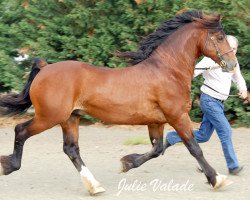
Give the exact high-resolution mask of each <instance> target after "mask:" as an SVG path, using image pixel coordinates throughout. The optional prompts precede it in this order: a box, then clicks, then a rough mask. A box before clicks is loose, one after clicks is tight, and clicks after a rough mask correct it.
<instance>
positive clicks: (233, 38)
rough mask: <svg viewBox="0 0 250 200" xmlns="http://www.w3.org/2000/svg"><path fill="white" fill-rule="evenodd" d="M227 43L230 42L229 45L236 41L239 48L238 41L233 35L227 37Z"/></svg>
mask: <svg viewBox="0 0 250 200" xmlns="http://www.w3.org/2000/svg"><path fill="white" fill-rule="evenodd" d="M227 41H228V42H229V44H230V42H231V41H234V42H235V43H236V44H237V46H238V45H239V41H238V39H237V38H236V37H234V36H232V35H227Z"/></svg>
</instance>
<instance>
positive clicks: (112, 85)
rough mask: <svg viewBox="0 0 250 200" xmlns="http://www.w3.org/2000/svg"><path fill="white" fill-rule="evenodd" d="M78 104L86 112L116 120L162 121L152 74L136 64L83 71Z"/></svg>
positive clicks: (103, 118)
mask: <svg viewBox="0 0 250 200" xmlns="http://www.w3.org/2000/svg"><path fill="white" fill-rule="evenodd" d="M85 73H86V74H85V76H84V77H85V78H84V83H83V84H84V86H83V87H84V90H83V94H82V95H81V96H82V106H83V109H84V111H85V112H86V113H88V114H90V115H92V116H94V117H97V118H99V119H101V120H103V121H106V122H111V123H116V124H149V123H164V122H166V120H165V117H164V114H163V112H162V110H161V109H160V108H159V106H158V103H157V97H156V91H154V90H155V88H154V87H155V83H154V80H153V77H150V76H149V74H148V73H147V72H145V71H142V70H139V68H138V69H137V68H135V67H131V68H126V69H103V68H102V69H98V68H95V69H94V68H93V69H89V70H87V71H86V72H85Z"/></svg>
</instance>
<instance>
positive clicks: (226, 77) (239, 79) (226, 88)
mask: <svg viewBox="0 0 250 200" xmlns="http://www.w3.org/2000/svg"><path fill="white" fill-rule="evenodd" d="M208 67H211V68H212V69H211V70H205V69H204V70H198V69H196V70H195V71H194V77H196V76H198V75H200V74H202V75H203V78H204V79H205V80H204V84H206V85H208V86H210V87H211V88H213V89H214V90H216V91H218V92H220V93H221V94H220V93H218V92H216V91H214V90H212V89H210V88H209V87H207V86H205V85H202V86H201V91H202V92H203V93H205V94H208V95H210V96H212V97H214V98H216V99H220V100H226V99H227V98H228V96H227V95H228V94H229V93H230V88H231V82H232V81H233V82H234V83H235V84H236V86H237V88H238V90H239V91H247V86H246V82H245V80H244V78H243V76H242V74H241V72H240V66H239V64H237V66H236V67H235V69H234V71H233V72H222V69H221V68H220V67H219V65H218V64H217V63H215V62H214V61H213V60H212V59H211V58H208V57H204V58H203V59H202V60H201V61H200V62H199V63H198V64H197V65H196V66H195V68H208ZM213 68H214V69H213ZM223 94H225V95H223Z"/></svg>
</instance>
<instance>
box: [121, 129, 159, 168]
mask: <svg viewBox="0 0 250 200" xmlns="http://www.w3.org/2000/svg"><path fill="white" fill-rule="evenodd" d="M163 130H164V125H162V124H151V125H148V131H149V137H150V140H151V143H152V146H153V147H152V149H151V151H150V152H147V153H144V154H129V155H127V156H124V157H123V158H122V159H121V162H122V172H127V171H129V170H130V169H132V168H137V167H139V166H141V165H142V164H143V163H145V162H147V161H148V160H150V159H152V158H156V157H158V156H159V155H160V154H161V153H162V151H163Z"/></svg>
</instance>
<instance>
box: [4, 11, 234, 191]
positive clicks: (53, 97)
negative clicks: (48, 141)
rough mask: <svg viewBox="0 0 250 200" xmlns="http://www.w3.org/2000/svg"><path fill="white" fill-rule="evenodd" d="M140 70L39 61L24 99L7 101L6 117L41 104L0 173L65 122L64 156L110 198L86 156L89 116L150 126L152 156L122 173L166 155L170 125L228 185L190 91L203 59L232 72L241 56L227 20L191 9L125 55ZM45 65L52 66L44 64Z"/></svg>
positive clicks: (137, 157) (91, 187)
mask: <svg viewBox="0 0 250 200" xmlns="http://www.w3.org/2000/svg"><path fill="white" fill-rule="evenodd" d="M118 54H120V55H122V56H125V57H127V58H128V59H129V61H130V62H131V63H132V64H133V65H132V66H130V67H127V68H122V69H109V68H105V67H94V66H92V65H90V64H87V63H83V62H78V61H62V62H57V63H54V64H48V65H46V64H41V63H44V62H40V60H37V61H36V62H35V64H34V66H33V68H32V71H31V74H30V77H29V80H28V82H27V83H26V85H25V87H24V89H23V91H22V92H21V93H20V94H7V95H5V96H3V97H1V99H0V107H1V113H2V115H6V114H19V113H22V112H23V111H25V110H27V109H28V108H29V107H30V106H31V105H33V106H34V109H35V115H34V117H33V118H32V119H30V120H28V121H26V122H24V123H21V124H18V125H17V126H16V127H15V143H14V151H13V154H11V155H9V156H1V158H0V162H1V163H0V175H8V174H10V173H12V172H13V171H16V170H19V169H20V167H21V160H22V153H23V146H24V143H25V141H26V140H27V139H28V138H30V137H31V136H34V135H37V134H39V133H41V132H42V131H45V130H47V129H49V128H52V127H54V126H55V125H57V124H59V125H61V127H62V132H63V140H64V143H63V150H64V152H65V153H66V154H67V155H68V157H69V158H70V160H71V161H72V162H73V164H74V165H75V167H76V169H77V170H78V172H79V173H80V176H81V178H82V180H83V183H84V185H85V187H86V189H87V190H88V192H89V193H90V194H98V193H101V192H104V191H105V190H104V188H103V187H101V185H100V183H99V182H98V181H97V180H96V179H95V178H94V176H93V174H92V173H91V172H90V170H89V169H88V168H87V167H86V165H85V164H84V162H83V160H82V159H81V157H80V153H79V146H78V137H79V129H78V128H79V121H80V116H81V115H82V114H84V113H87V114H89V115H91V116H94V117H95V118H98V119H100V120H102V121H105V122H109V123H112V124H130V125H147V126H148V132H149V137H150V140H151V143H152V149H151V151H149V152H147V153H144V154H130V155H127V156H124V157H123V158H122V159H121V162H122V171H123V172H127V171H128V170H130V169H132V168H136V167H139V166H140V165H142V164H143V163H145V162H146V161H148V160H150V159H152V158H156V157H158V156H159V155H160V154H161V153H162V152H163V129H164V124H165V123H168V124H170V125H171V126H172V127H173V128H174V129H175V130H176V131H177V132H178V134H179V135H180V137H181V138H182V140H183V142H184V144H185V146H186V147H187V149H188V150H189V152H190V154H191V155H192V156H194V157H195V158H196V159H197V161H198V163H199V165H200V167H201V169H202V170H203V172H204V174H205V175H206V177H207V180H208V182H209V183H210V185H211V186H212V187H213V188H215V189H217V188H220V187H222V186H224V185H225V184H226V182H227V179H226V178H227V177H226V176H225V175H220V174H218V173H217V172H216V171H215V169H214V168H212V167H211V166H210V165H209V164H208V162H207V161H206V160H205V158H204V156H203V153H202V150H201V148H200V146H199V145H198V143H197V142H196V141H195V139H194V137H193V134H192V125H191V120H190V117H189V111H190V108H191V100H190V90H191V80H192V77H193V72H194V66H195V62H196V60H197V59H198V58H199V57H200V56H202V55H204V56H207V57H210V58H211V59H213V60H214V61H215V62H217V63H218V64H220V66H221V67H222V70H223V71H232V70H233V69H234V67H235V66H236V63H237V61H236V57H235V55H234V53H233V52H232V49H231V48H230V46H229V44H228V42H227V40H226V38H225V33H224V31H223V28H222V25H221V18H220V16H219V15H215V14H210V15H207V14H204V13H203V12H202V11H187V12H184V13H182V14H179V15H177V16H175V17H174V18H172V19H170V20H168V21H166V22H165V23H163V24H162V25H161V26H160V27H159V28H158V29H156V30H155V31H154V32H153V33H151V34H150V35H148V36H147V37H146V38H145V39H144V40H143V41H142V42H141V43H140V45H139V49H138V51H136V52H123V53H122V52H120V53H118ZM44 65H45V66H44Z"/></svg>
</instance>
